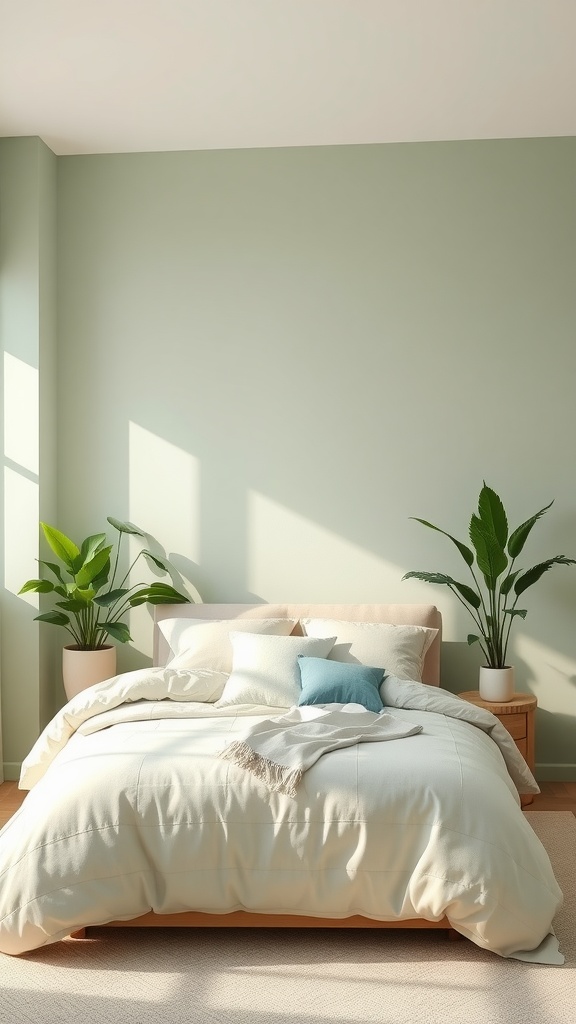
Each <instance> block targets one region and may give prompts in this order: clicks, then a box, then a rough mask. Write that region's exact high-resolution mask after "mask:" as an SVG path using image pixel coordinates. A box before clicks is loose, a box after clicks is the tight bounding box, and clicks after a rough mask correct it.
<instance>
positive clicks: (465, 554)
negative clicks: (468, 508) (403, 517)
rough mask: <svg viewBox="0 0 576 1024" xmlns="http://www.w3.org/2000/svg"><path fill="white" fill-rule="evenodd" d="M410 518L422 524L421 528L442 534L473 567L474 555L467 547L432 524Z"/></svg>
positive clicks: (414, 517) (424, 520)
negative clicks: (425, 527) (424, 527)
mask: <svg viewBox="0 0 576 1024" xmlns="http://www.w3.org/2000/svg"><path fill="white" fill-rule="evenodd" d="M410 518H411V519H414V520H415V522H417V523H422V526H427V527H428V529H429V530H436V532H437V533H443V534H444V536H445V537H448V539H449V540H451V541H452V543H453V544H455V545H456V547H457V548H458V551H459V552H460V554H461V555H462V558H463V559H464V561H465V562H466V564H467V565H468V566H472V565H474V554H473V552H472V551H471V550H470V548H469V547H466V544H463V543H462V541H460V540H456V537H453V536H452V534H451V533H446V530H441V529H440V527H439V526H434V524H433V523H429V522H428V521H427V520H426V519H418V516H410Z"/></svg>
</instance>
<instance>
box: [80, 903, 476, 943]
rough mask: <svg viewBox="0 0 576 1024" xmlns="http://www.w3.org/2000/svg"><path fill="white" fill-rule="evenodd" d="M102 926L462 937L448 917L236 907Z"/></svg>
mask: <svg viewBox="0 0 576 1024" xmlns="http://www.w3.org/2000/svg"><path fill="white" fill-rule="evenodd" d="M98 927H103V928H379V929H386V928H443V929H444V930H445V931H447V932H448V937H449V938H450V939H461V938H462V936H461V935H460V933H459V932H457V931H455V929H454V928H452V927H451V926H450V923H449V921H448V918H447V917H443V918H441V919H440V920H439V921H426V920H425V919H424V918H410V919H407V920H405V921H374V920H372V919H371V918H369V917H361V916H360V915H359V914H357V915H354V916H352V917H344V918H340V917H338V918H327V917H299V916H297V915H296V914H252V913H250V912H249V911H247V910H236V911H234V912H233V913H231V914H202V913H199V912H197V911H188V912H184V913H182V914H155V913H153V912H152V911H151V912H150V913H149V914H143V915H142V916H141V917H134V918H132V919H131V920H130V921H108V922H107V924H105V925H99V926H98ZM89 930H90V929H89V927H87V928H77V929H76V930H75V931H73V932H71V933H70V935H71V938H73V939H85V938H87V935H88V933H89Z"/></svg>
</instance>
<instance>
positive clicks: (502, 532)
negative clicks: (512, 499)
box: [478, 483, 508, 548]
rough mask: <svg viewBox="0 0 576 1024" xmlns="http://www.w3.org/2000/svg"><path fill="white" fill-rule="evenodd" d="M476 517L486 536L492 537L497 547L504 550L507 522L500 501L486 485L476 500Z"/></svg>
mask: <svg viewBox="0 0 576 1024" xmlns="http://www.w3.org/2000/svg"><path fill="white" fill-rule="evenodd" d="M478 517H479V519H480V522H481V523H482V524H483V526H484V529H485V532H486V535H487V536H488V537H494V538H495V540H496V541H497V542H498V545H499V547H501V548H505V547H506V541H507V540H508V520H507V518H506V512H505V511H504V505H503V504H502V501H501V500H500V498H499V497H498V495H497V494H496V491H493V490H492V488H491V487H488V486H487V485H486V483H485V484H484V486H483V487H482V490H481V491H480V497H479V498H478Z"/></svg>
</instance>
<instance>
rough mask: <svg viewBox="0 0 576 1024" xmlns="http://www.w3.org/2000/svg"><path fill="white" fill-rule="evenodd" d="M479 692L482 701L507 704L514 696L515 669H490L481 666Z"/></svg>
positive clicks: (509, 667)
mask: <svg viewBox="0 0 576 1024" xmlns="http://www.w3.org/2000/svg"><path fill="white" fill-rule="evenodd" d="M479 690H480V696H481V698H482V700H489V701H493V702H494V703H499V704H506V702H507V701H509V700H512V697H513V696H514V667H513V666H512V665H509V666H507V667H506V668H488V667H487V666H486V665H481V666H480V679H479Z"/></svg>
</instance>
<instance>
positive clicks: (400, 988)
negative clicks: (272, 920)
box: [0, 811, 576, 1024]
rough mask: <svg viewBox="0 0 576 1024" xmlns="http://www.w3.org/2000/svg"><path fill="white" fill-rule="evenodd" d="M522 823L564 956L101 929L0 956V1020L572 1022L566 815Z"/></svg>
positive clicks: (95, 1023)
mask: <svg viewBox="0 0 576 1024" xmlns="http://www.w3.org/2000/svg"><path fill="white" fill-rule="evenodd" d="M527 817H528V820H529V821H530V823H531V825H532V826H533V827H534V829H535V831H536V832H537V833H538V835H539V836H540V838H541V839H542V841H543V843H544V845H545V846H546V849H547V850H548V852H549V854H550V857H551V860H552V863H553V865H554V869H555V872H556V876H557V878H558V881H559V883H560V885H561V886H562V889H563V890H564V895H565V903H564V907H563V908H562V911H561V912H560V914H559V915H558V918H557V920H556V922H555V930H556V933H557V935H558V938H559V940H560V945H561V948H562V951H563V953H564V954H565V956H566V964H565V965H564V966H563V967H547V966H543V965H541V964H526V963H521V962H519V961H516V960H502V959H501V958H500V957H498V956H495V955H494V954H491V953H486V952H484V951H482V950H480V949H478V948H477V947H476V946H474V945H472V944H471V943H469V942H467V941H464V940H463V941H461V942H449V941H448V940H447V939H446V938H445V932H437V933H434V932H398V931H396V932H392V931H390V932H384V933H382V932H373V931H366V932H364V931H350V932H343V931H336V932H334V931H329V930H323V931H321V932H315V931H306V932H302V933H301V934H297V933H295V932H292V931H282V930H274V931H252V930H247V931H238V930H229V931H226V930H225V929H217V930H212V929H208V930H205V931H202V930H197V931H192V930H188V931H187V930H184V929H173V930H168V929H167V930H165V931H156V930H150V931H147V930H146V931H145V930H143V929H138V930H136V929H135V930H134V931H128V930H123V929H116V930H113V929H109V930H107V929H99V930H97V931H96V932H94V933H93V935H94V937H93V938H90V939H88V940H85V941H70V940H67V941H66V942H61V943H57V944H55V945H52V946H48V947H45V948H44V949H41V950H37V951H36V952H33V953H29V954H27V955H26V956H24V957H20V958H16V959H14V958H10V957H6V956H2V955H1V954H0V1022H1V1024H28V1022H30V1024H61V1022H62V1024H63V1022H64V1021H66V1022H69V1021H73V1022H75V1024H105V1022H106V1024H107V1022H110V1024H112V1022H114V1024H148V1022H152V1024H176V1022H178V1024H184V1022H186V1024H188V1022H194V1024H215V1022H218V1024H219V1022H226V1024H292V1022H302V1024H333V1022H342V1024H363V1022H372V1021H374V1022H378V1024H388V1022H392V1021H393V1022H395V1024H408V1022H409V1024H436V1022H438V1024H445V1022H447V1021H455V1022H460V1021H462V1022H465V1024H475V1022H479V1024H480V1022H481V1024H512V1022H514V1024H526V1022H527V1021H532V1022H534V1024H573V1022H574V1021H575V1020H576V975H575V966H576V895H575V894H576V818H575V817H574V816H573V815H572V814H570V813H569V812H566V811H563V812H557V811H538V812H532V813H528V814H527Z"/></svg>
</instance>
